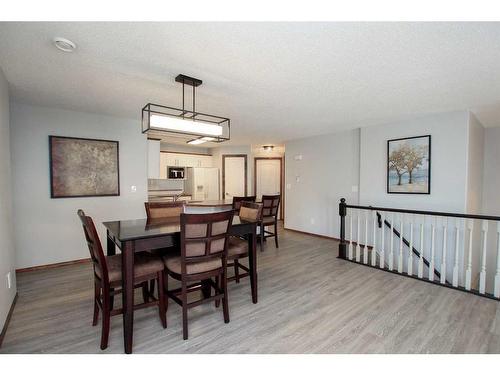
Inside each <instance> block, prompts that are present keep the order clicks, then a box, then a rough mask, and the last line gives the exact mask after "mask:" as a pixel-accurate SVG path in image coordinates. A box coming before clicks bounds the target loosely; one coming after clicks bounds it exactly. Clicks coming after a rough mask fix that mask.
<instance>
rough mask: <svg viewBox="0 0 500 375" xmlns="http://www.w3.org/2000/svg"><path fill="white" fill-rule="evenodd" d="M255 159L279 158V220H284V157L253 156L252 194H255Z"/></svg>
mask: <svg viewBox="0 0 500 375" xmlns="http://www.w3.org/2000/svg"><path fill="white" fill-rule="evenodd" d="M257 160H279V161H280V190H281V191H280V194H281V207H280V214H281V220H285V189H284V186H283V183H284V181H285V168H284V167H285V165H284V164H285V159H284V158H283V157H282V156H270V157H262V156H256V157H254V158H253V194H254V195H255V196H256V195H257Z"/></svg>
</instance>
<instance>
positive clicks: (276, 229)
mask: <svg viewBox="0 0 500 375" xmlns="http://www.w3.org/2000/svg"><path fill="white" fill-rule="evenodd" d="M274 243H275V244H276V248H279V246H278V220H275V221H274Z"/></svg>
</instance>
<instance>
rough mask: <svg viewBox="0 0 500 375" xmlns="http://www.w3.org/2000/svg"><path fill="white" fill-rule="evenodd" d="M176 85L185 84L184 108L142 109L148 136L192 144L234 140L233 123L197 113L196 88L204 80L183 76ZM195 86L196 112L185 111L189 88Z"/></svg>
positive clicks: (146, 107)
mask: <svg viewBox="0 0 500 375" xmlns="http://www.w3.org/2000/svg"><path fill="white" fill-rule="evenodd" d="M175 81H176V82H179V83H182V109H180V108H173V107H167V106H164V105H160V104H153V103H148V104H146V105H145V106H144V108H142V132H143V133H147V134H148V136H160V137H162V136H167V137H168V136H170V137H182V138H186V139H187V143H188V144H193V145H197V144H202V143H205V142H216V143H219V142H224V141H228V140H229V139H230V135H231V131H230V120H229V119H228V118H226V117H220V116H214V115H209V114H207V113H201V112H196V107H195V104H196V87H198V86H200V85H201V84H202V83H203V82H202V81H201V80H200V79H197V78H193V77H189V76H186V75H184V74H179V75H178V76H177V77H176V78H175ZM186 85H187V86H191V87H192V88H193V89H192V98H193V106H192V110H187V109H186V108H185V86H186Z"/></svg>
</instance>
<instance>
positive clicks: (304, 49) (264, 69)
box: [0, 23, 500, 144]
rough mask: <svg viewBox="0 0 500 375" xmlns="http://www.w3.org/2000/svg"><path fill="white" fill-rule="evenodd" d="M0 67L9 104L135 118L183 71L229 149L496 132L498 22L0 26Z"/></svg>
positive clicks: (175, 93)
mask: <svg viewBox="0 0 500 375" xmlns="http://www.w3.org/2000/svg"><path fill="white" fill-rule="evenodd" d="M55 36H62V37H65V38H68V39H71V40H72V41H74V42H75V43H76V44H77V45H78V49H77V51H76V52H74V53H73V54H66V53H63V52H60V51H58V50H56V49H55V48H54V47H53V46H52V45H51V40H52V38H53V37H55ZM0 67H2V69H3V70H4V73H5V75H6V77H7V80H8V81H9V83H10V87H11V90H12V94H13V97H14V99H15V100H19V101H23V102H29V103H33V104H38V105H48V106H56V107H60V108H68V109H76V110H82V111H89V112H96V113H104V114H110V115H117V116H121V117H131V118H137V119H139V118H140V110H141V108H142V106H143V105H144V104H146V103H148V102H153V103H160V104H166V105H171V106H180V105H181V89H180V87H181V86H180V85H179V84H178V83H176V82H175V81H174V77H175V76H176V75H177V74H179V73H183V74H187V75H192V76H195V77H197V78H200V79H202V80H203V85H202V86H201V87H200V88H199V89H198V91H197V109H198V110H199V111H202V112H208V113H213V114H215V115H221V116H227V117H230V118H231V123H232V138H233V140H232V142H231V143H234V144H242V143H246V144H248V143H273V142H274V143H279V142H283V141H286V140H290V139H294V138H299V137H303V136H306V135H310V134H322V133H328V132H333V131H336V130H340V129H349V128H355V127H359V126H369V125H372V124H378V123H383V122H390V121H395V120H398V119H404V118H408V117H413V116H416V115H420V114H424V113H432V112H442V111H453V110H467V109H470V110H473V111H474V113H475V114H476V115H477V116H478V118H479V120H480V121H481V122H482V123H483V124H484V125H485V126H500V121H499V120H498V119H499V116H500V24H499V23H0ZM138 127H139V123H138Z"/></svg>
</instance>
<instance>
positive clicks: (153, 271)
mask: <svg viewBox="0 0 500 375" xmlns="http://www.w3.org/2000/svg"><path fill="white" fill-rule="evenodd" d="M78 217H79V218H80V220H81V222H82V225H83V232H84V234H85V239H86V241H87V246H88V248H89V251H90V258H91V259H92V265H93V269H94V317H93V320H92V325H93V326H95V325H97V321H98V318H99V310H101V312H102V332H101V349H102V350H104V349H106V348H107V347H108V338H109V328H110V318H111V316H114V315H120V314H122V313H123V312H122V309H121V308H119V309H113V308H112V305H113V299H114V296H115V295H116V294H118V293H121V290H120V289H116V288H119V287H121V285H122V257H121V255H119V254H118V255H111V256H105V255H104V251H103V249H102V245H101V241H100V240H99V236H98V235H97V231H96V228H95V225H94V221H93V220H92V218H91V217H90V216H87V215H85V212H83V210H78ZM163 269H164V266H163V262H162V259H161V258H159V257H156V256H153V255H152V254H149V253H144V252H139V253H136V254H135V258H134V288H140V287H142V292H143V299H144V302H143V303H141V304H137V305H134V309H139V308H145V307H150V306H154V305H157V306H158V307H159V313H160V320H161V323H162V325H163V328H166V327H167V316H166V308H165V295H164V293H163V288H161V287H160V286H161V285H163ZM150 280H156V281H157V282H158V290H159V293H158V299H156V298H154V297H153V296H151V295H149V294H148V292H147V291H148V286H147V285H148V281H150ZM149 298H151V299H152V301H151V302H149Z"/></svg>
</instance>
